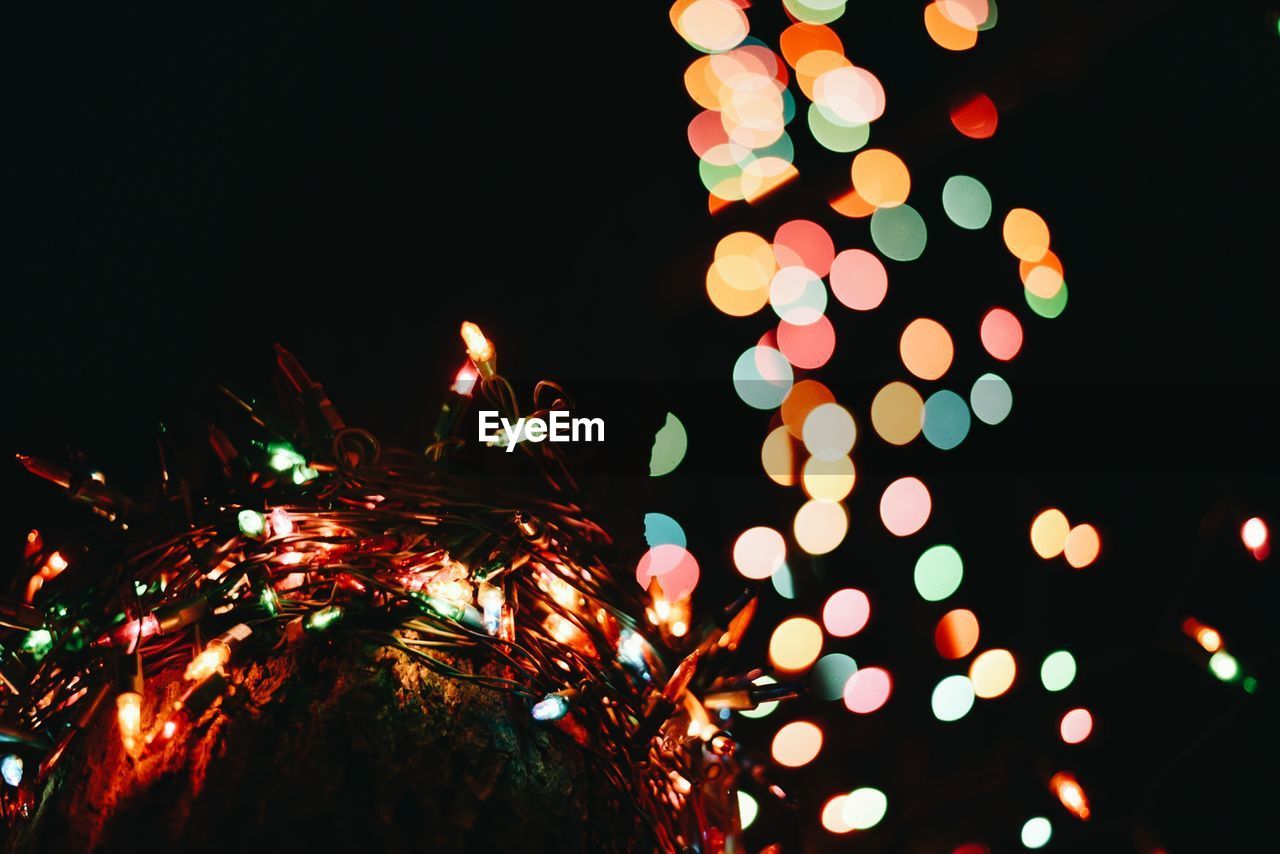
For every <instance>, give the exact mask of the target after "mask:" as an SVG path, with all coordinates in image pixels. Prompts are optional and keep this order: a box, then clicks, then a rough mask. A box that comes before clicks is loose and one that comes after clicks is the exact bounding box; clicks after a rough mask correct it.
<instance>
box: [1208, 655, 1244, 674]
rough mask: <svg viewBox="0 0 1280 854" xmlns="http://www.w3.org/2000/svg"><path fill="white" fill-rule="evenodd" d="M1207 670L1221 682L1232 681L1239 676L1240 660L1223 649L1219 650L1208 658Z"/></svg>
mask: <svg viewBox="0 0 1280 854" xmlns="http://www.w3.org/2000/svg"><path fill="white" fill-rule="evenodd" d="M1209 670H1210V671H1212V672H1213V675H1214V676H1217V677H1218V678H1219V679H1221V680H1222V681H1223V682H1234V681H1235V680H1236V679H1237V678H1239V676H1240V662H1238V661H1236V657H1235V656H1234V655H1232V654H1231V653H1229V652H1227V651H1226V650H1225V649H1223V650H1219V651H1217V652H1215V653H1214V654H1213V657H1212V658H1210V659H1209Z"/></svg>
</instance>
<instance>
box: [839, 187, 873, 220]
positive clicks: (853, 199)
mask: <svg viewBox="0 0 1280 854" xmlns="http://www.w3.org/2000/svg"><path fill="white" fill-rule="evenodd" d="M828 204H830V205H831V209H832V210H833V211H835V212H836V213H838V214H840V216H847V217H852V218H854V219H863V218H864V217H869V216H871V215H872V214H873V213H875V212H876V208H875V206H874V205H871V204H868V203H867V200H866V199H864V198H862V196H859V195H858V191H857V190H849V191H847V192H845V193H843V194H842V195H839V196H837V197H836V198H834V199H831V200H830V201H829V202H828Z"/></svg>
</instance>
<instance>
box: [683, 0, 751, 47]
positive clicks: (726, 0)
mask: <svg viewBox="0 0 1280 854" xmlns="http://www.w3.org/2000/svg"><path fill="white" fill-rule="evenodd" d="M682 5H683V6H684V9H683V11H682V12H680V15H679V17H678V18H676V21H675V26H676V32H678V33H679V34H680V36H681V38H683V39H684V40H685V41H687V42H688V43H689V44H690V45H691V46H693V47H695V48H697V49H698V50H701V51H704V52H706V53H712V52H718V51H724V50H729V49H730V48H733V47H737V46H738V45H739V44H741V43H742V40H743V39H745V38H746V37H747V29H748V24H747V16H746V13H745V12H744V11H743V10H742V8H741V7H740V6H738V4H737V3H734V2H732V0H693V2H692V3H688V4H687V5H686V4H682V3H677V4H676V6H675V7H672V15H673V17H674V16H675V14H676V8H677V7H679V6H682Z"/></svg>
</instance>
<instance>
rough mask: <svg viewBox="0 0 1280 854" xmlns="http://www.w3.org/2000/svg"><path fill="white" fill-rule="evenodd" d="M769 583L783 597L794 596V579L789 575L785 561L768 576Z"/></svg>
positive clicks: (789, 571) (791, 597)
mask: <svg viewBox="0 0 1280 854" xmlns="http://www.w3.org/2000/svg"><path fill="white" fill-rule="evenodd" d="M769 583H770V584H772V585H773V589H774V591H776V592H777V594H778V595H779V596H781V597H782V598H783V599H794V598H796V585H795V580H794V579H793V578H792V577H791V568H790V567H789V566H787V565H786V564H785V563H784V564H783V565H782V566H780V567H778V571H777V572H775V573H774V574H773V575H771V576H769Z"/></svg>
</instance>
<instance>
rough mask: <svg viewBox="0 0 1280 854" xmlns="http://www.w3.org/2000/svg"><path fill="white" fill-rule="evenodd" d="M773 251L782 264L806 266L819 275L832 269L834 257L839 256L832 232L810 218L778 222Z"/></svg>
mask: <svg viewBox="0 0 1280 854" xmlns="http://www.w3.org/2000/svg"><path fill="white" fill-rule="evenodd" d="M773 252H774V255H775V256H776V257H777V259H778V266H779V267H804V268H805V269H807V270H812V271H813V273H814V274H815V275H817V276H818V277H822V276H825V275H827V273H829V272H830V271H831V260H832V259H833V258H835V256H836V248H835V244H834V243H832V242H831V235H830V234H828V233H827V230H826V229H825V228H823V227H822V226H820V225H818V224H817V223H816V222H811V221H810V220H807V219H793V220H791V221H790V222H784V223H783V224H782V225H780V226H778V230H777V232H775V233H774V235H773Z"/></svg>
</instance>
